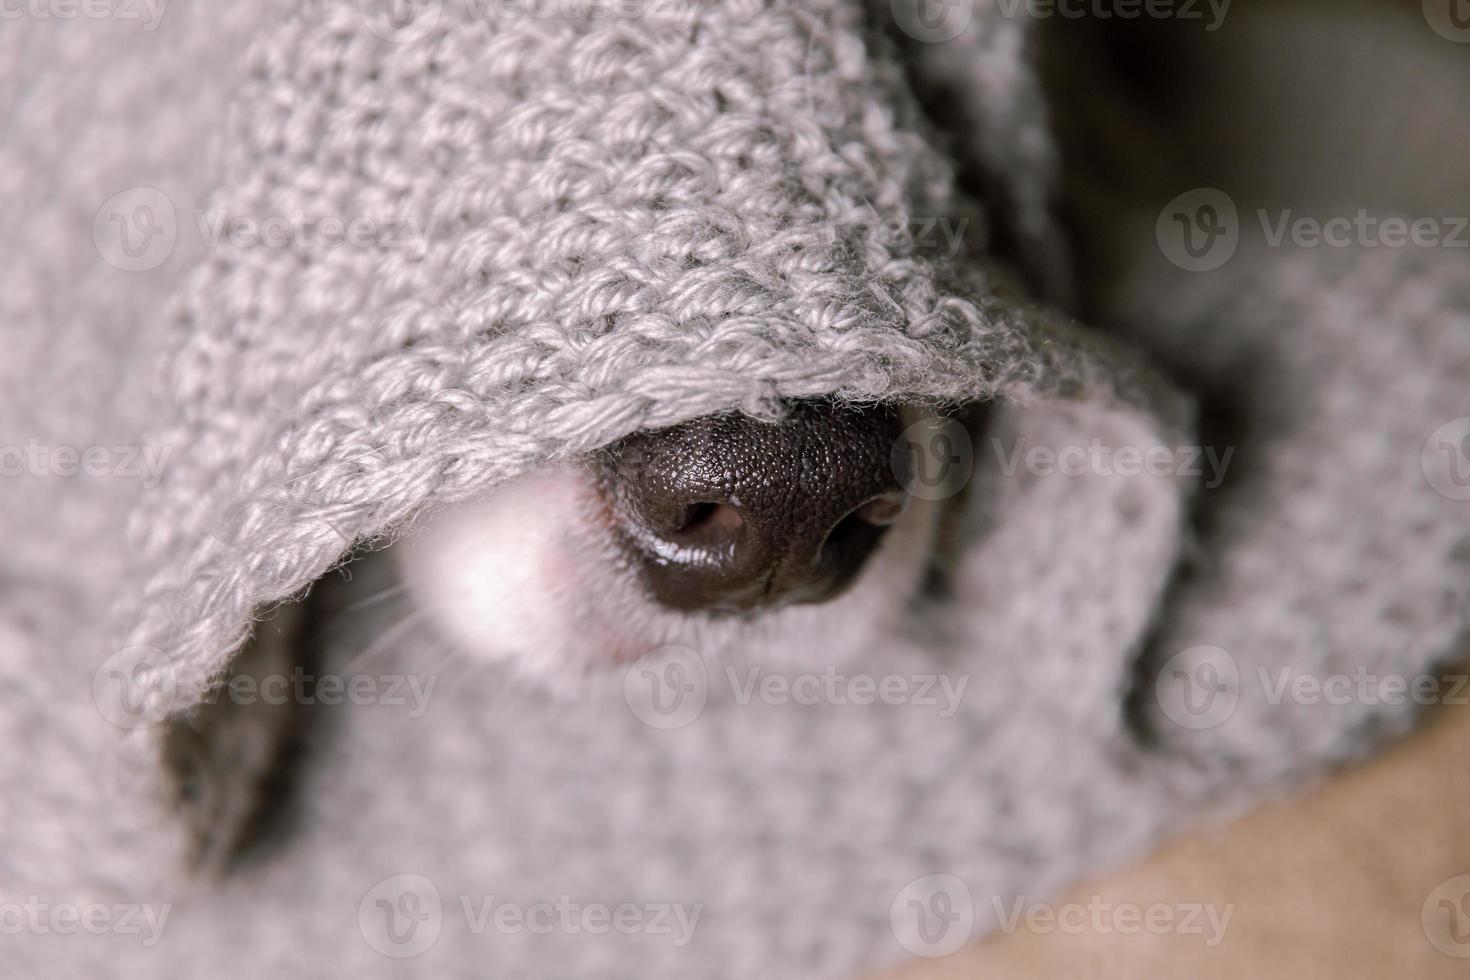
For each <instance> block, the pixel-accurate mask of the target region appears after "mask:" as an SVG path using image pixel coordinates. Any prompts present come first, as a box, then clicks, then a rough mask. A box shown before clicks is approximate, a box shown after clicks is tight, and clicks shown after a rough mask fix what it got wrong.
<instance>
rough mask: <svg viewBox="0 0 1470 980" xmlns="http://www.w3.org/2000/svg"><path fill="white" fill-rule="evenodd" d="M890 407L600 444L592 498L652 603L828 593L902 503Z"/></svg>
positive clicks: (848, 576)
mask: <svg viewBox="0 0 1470 980" xmlns="http://www.w3.org/2000/svg"><path fill="white" fill-rule="evenodd" d="M899 431H900V429H899V416H898V413H897V411H896V410H894V409H891V408H887V407H882V406H876V407H861V408H859V407H851V406H839V405H833V404H827V403H803V404H799V405H796V406H794V407H793V410H792V411H791V413H790V415H789V417H788V418H786V419H785V420H784V421H781V422H777V423H770V422H758V421H755V420H753V419H750V418H748V417H746V416H743V415H720V416H710V417H706V418H700V419H696V420H694V421H691V422H687V423H684V424H682V425H679V426H675V427H673V428H669V429H663V430H658V431H651V432H642V433H637V434H635V435H633V436H630V437H628V438H627V439H625V440H623V441H622V442H620V443H618V444H617V445H615V446H613V447H611V450H610V452H609V454H608V456H607V458H606V468H605V470H604V480H603V486H604V496H605V498H606V500H607V501H608V503H609V506H610V510H611V512H612V515H613V527H614V529H615V533H616V534H617V535H618V536H619V538H620V539H621V543H622V545H623V547H625V548H626V549H627V550H628V551H629V553H630V554H631V556H632V558H633V559H634V562H635V564H636V565H637V566H638V567H639V568H640V570H641V573H642V575H643V578H644V581H645V583H646V585H647V587H648V589H649V591H650V592H651V593H652V595H653V597H654V598H655V599H656V600H657V601H658V602H660V603H661V604H663V605H665V606H667V607H670V608H672V609H677V610H682V611H696V610H700V611H705V612H715V613H734V612H744V611H748V610H754V609H758V608H763V607H764V608H772V607H779V606H783V605H789V604H792V603H804V602H822V601H825V600H827V599H830V598H832V597H834V596H836V595H838V594H839V593H840V592H842V590H843V589H844V588H846V587H847V586H848V585H849V584H850V583H851V582H852V581H853V580H854V579H855V578H856V577H857V574H858V572H859V571H860V570H861V569H862V566H863V563H864V562H865V561H866V560H867V558H868V556H869V555H870V554H871V553H872V552H873V550H874V548H875V547H876V546H877V544H878V542H879V540H880V538H881V537H882V535H883V532H884V530H885V529H886V528H887V526H888V525H889V524H891V523H893V521H895V520H896V519H897V518H898V516H899V515H900V513H902V511H903V508H904V503H905V500H906V497H905V495H904V494H903V492H902V490H901V488H900V486H899V482H898V479H897V476H896V475H895V473H894V472H893V467H892V465H891V463H890V454H891V450H892V447H893V444H894V441H895V440H896V439H897V438H898V436H899Z"/></svg>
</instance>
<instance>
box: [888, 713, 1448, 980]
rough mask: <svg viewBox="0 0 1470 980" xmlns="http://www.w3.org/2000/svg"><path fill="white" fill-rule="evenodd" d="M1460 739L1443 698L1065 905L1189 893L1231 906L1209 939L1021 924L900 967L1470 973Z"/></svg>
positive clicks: (944, 974) (1341, 978) (1000, 973)
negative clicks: (1367, 744)
mask: <svg viewBox="0 0 1470 980" xmlns="http://www.w3.org/2000/svg"><path fill="white" fill-rule="evenodd" d="M1467 750H1470V708H1467V707H1463V706H1455V707H1442V708H1440V709H1438V711H1437V714H1436V716H1435V717H1434V719H1433V720H1432V722H1431V723H1430V724H1429V726H1428V727H1427V728H1426V729H1425V730H1424V731H1422V732H1420V733H1419V734H1417V735H1415V736H1414V737H1412V738H1410V739H1409V740H1408V741H1406V742H1405V743H1403V744H1402V745H1400V746H1398V747H1397V748H1395V749H1393V750H1391V751H1390V752H1388V753H1387V754H1385V755H1383V756H1382V757H1380V758H1378V759H1376V760H1374V761H1373V762H1371V763H1369V764H1367V765H1365V766H1363V767H1361V768H1359V769H1357V770H1354V771H1351V772H1348V773H1344V774H1342V775H1340V776H1338V777H1337V778H1335V779H1333V780H1331V781H1329V782H1327V783H1326V784H1324V785H1323V786H1321V787H1319V788H1318V789H1317V790H1316V791H1315V792H1313V793H1311V794H1310V795H1308V796H1307V797H1305V798H1302V799H1300V800H1297V801H1294V802H1290V803H1279V804H1273V805H1270V806H1268V807H1266V808H1264V809H1262V810H1258V811H1256V812H1254V813H1252V814H1250V815H1248V816H1247V817H1245V818H1244V819H1242V820H1240V821H1239V822H1238V823H1236V824H1235V825H1233V826H1231V827H1228V828H1225V829H1223V830H1221V831H1217V832H1214V833H1211V834H1209V835H1203V836H1199V837H1195V838H1191V839H1186V840H1181V841H1178V842H1176V843H1175V844H1173V845H1170V846H1169V847H1167V848H1166V849H1165V850H1163V851H1161V852H1159V853H1158V854H1156V855H1154V856H1153V857H1152V858H1150V859H1149V860H1147V861H1145V862H1144V863H1143V864H1141V865H1139V866H1137V867H1135V868H1132V869H1130V870H1128V871H1125V872H1122V873H1119V874H1116V875H1113V876H1110V877H1108V878H1105V879H1103V880H1100V881H1096V882H1092V883H1089V884H1084V885H1082V886H1080V887H1078V888H1077V889H1075V890H1074V891H1073V892H1072V893H1071V894H1070V895H1069V896H1067V897H1066V898H1064V899H1062V900H1060V901H1059V902H1058V903H1056V904H1057V905H1058V906H1060V905H1061V904H1063V903H1065V902H1077V903H1081V904H1083V905H1086V904H1087V903H1089V902H1090V901H1093V897H1094V896H1097V897H1098V898H1100V899H1101V900H1102V901H1104V902H1108V903H1112V904H1113V905H1114V906H1117V905H1118V904H1119V903H1128V902H1131V903H1134V904H1136V905H1138V906H1140V907H1147V906H1148V905H1150V904H1151V903H1163V904H1164V905H1165V906H1166V907H1167V910H1168V911H1170V912H1171V913H1172V914H1174V915H1176V916H1179V917H1180V918H1179V919H1176V921H1181V920H1182V917H1183V915H1184V910H1185V909H1186V907H1187V906H1189V905H1193V904H1209V905H1213V906H1214V907H1215V909H1216V911H1217V914H1218V915H1223V914H1224V913H1225V911H1226V910H1227V909H1228V910H1229V912H1230V918H1229V920H1228V924H1227V926H1226V927H1225V929H1224V930H1223V940H1221V941H1220V942H1218V943H1217V944H1216V945H1214V946H1212V947H1207V946H1206V941H1205V939H1206V937H1205V936H1204V935H1200V934H1191V935H1183V934H1163V935H1151V934H1149V933H1148V932H1147V931H1140V932H1138V933H1136V934H1132V935H1124V934H1122V933H1121V932H1120V931H1118V930H1108V929H1106V928H1104V929H1102V930H1099V929H1096V928H1093V927H1092V925H1091V923H1090V922H1088V923H1085V924H1084V928H1082V929H1081V930H1080V931H1079V930H1077V929H1075V928H1074V929H1072V930H1071V931H1070V933H1069V934H1062V933H1060V932H1058V931H1052V932H1051V933H1049V934H1041V933H1039V932H1036V931H1029V930H1027V929H1026V928H1025V927H1024V925H1023V926H1021V927H1020V928H1017V929H1016V930H1015V931H1014V932H1012V933H1010V934H1002V935H998V936H997V937H996V938H993V939H991V940H988V941H986V942H983V943H981V944H979V945H977V946H973V947H971V948H969V949H967V950H964V951H961V952H960V953H957V954H955V955H953V956H950V957H948V958H946V959H943V960H930V961H920V962H918V963H915V964H914V965H913V966H912V967H911V968H909V969H906V970H904V971H901V972H900V973H899V974H898V975H897V977H896V978H895V980H898V978H902V980H927V978H948V980H959V978H985V980H1009V978H1023V977H1024V978H1028V980H1034V978H1042V980H1044V978H1051V977H1056V978H1066V980H1113V978H1124V977H1127V978H1134V977H1147V978H1151V980H1152V978H1162V980H1173V978H1179V980H1184V978H1188V980H1212V978H1217V977H1218V978H1224V977H1232V978H1233V977H1249V978H1253V980H1254V978H1277V977H1281V978H1288V977H1289V978H1292V980H1317V978H1322V980H1355V978H1373V980H1379V978H1382V980H1399V978H1406V980H1407V978H1412V980H1439V978H1445V980H1449V978H1456V980H1465V978H1470V879H1466V880H1465V881H1463V882H1451V883H1450V884H1449V885H1447V886H1444V887H1440V886H1441V885H1442V884H1443V883H1444V882H1446V880H1447V879H1450V878H1452V877H1454V876H1456V875H1470V751H1467ZM1437 888H1438V891H1436V889H1437ZM1431 896H1432V898H1431ZM976 901H977V902H979V901H980V899H979V898H977V899H976ZM1446 901H1447V902H1450V903H1452V904H1450V905H1446V904H1443V903H1444V902H1446ZM1426 906H1427V907H1428V911H1429V919H1428V929H1429V931H1430V932H1433V933H1434V935H1435V938H1436V939H1438V940H1439V942H1440V943H1441V945H1443V946H1445V947H1446V948H1447V949H1448V950H1449V952H1452V953H1458V954H1459V956H1452V955H1449V953H1448V952H1443V951H1441V950H1439V949H1437V948H1436V947H1435V945H1433V944H1432V943H1431V941H1430V938H1429V932H1426V922H1425V919H1424V918H1423V916H1424V914H1425V910H1426ZM1452 912H1453V915H1454V916H1455V917H1456V918H1455V919H1454V921H1453V923H1452V920H1451V915H1452ZM1161 914H1162V913H1161ZM1102 921H1104V922H1107V921H1109V919H1108V917H1107V916H1104V917H1103V920H1102ZM1111 921H1114V922H1122V923H1123V924H1124V925H1127V922H1126V920H1123V919H1116V918H1115V919H1113V920H1111ZM1199 921H1201V922H1203V921H1205V920H1204V919H1203V917H1201V919H1200V920H1199ZM1452 927H1458V932H1457V933H1452V932H1451V931H1450V930H1451V928H1452ZM1457 940H1458V942H1457Z"/></svg>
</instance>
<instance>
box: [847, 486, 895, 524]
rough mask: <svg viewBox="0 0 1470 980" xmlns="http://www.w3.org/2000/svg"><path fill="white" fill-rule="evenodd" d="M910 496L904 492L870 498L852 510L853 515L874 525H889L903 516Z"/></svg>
mask: <svg viewBox="0 0 1470 980" xmlns="http://www.w3.org/2000/svg"><path fill="white" fill-rule="evenodd" d="M907 504H908V497H907V496H905V495H904V494H902V493H886V494H884V495H883V496H881V497H878V498H876V499H874V500H870V501H868V502H867V503H865V504H863V505H862V506H861V507H859V508H858V509H857V510H855V511H853V512H852V515H851V516H852V517H853V518H855V519H856V520H859V521H862V522H864V523H866V524H871V525H873V526H874V527H887V526H888V525H890V524H892V523H893V522H894V521H896V520H898V519H899V518H900V517H902V516H903V512H904V509H905V507H906V506H907Z"/></svg>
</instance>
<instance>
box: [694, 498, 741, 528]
mask: <svg viewBox="0 0 1470 980" xmlns="http://www.w3.org/2000/svg"><path fill="white" fill-rule="evenodd" d="M744 523H745V519H744V518H742V517H741V516H740V513H739V512H738V511H737V510H735V508H734V507H731V506H730V505H729V504H721V503H716V502H714V501H710V500H702V501H700V502H699V503H697V504H690V505H689V506H688V507H687V508H685V509H684V522H683V524H682V525H681V526H680V527H679V532H678V533H680V534H692V533H696V532H698V533H703V534H706V535H717V534H718V535H728V534H733V533H734V532H735V531H738V530H739V529H740V525H742V524H744Z"/></svg>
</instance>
